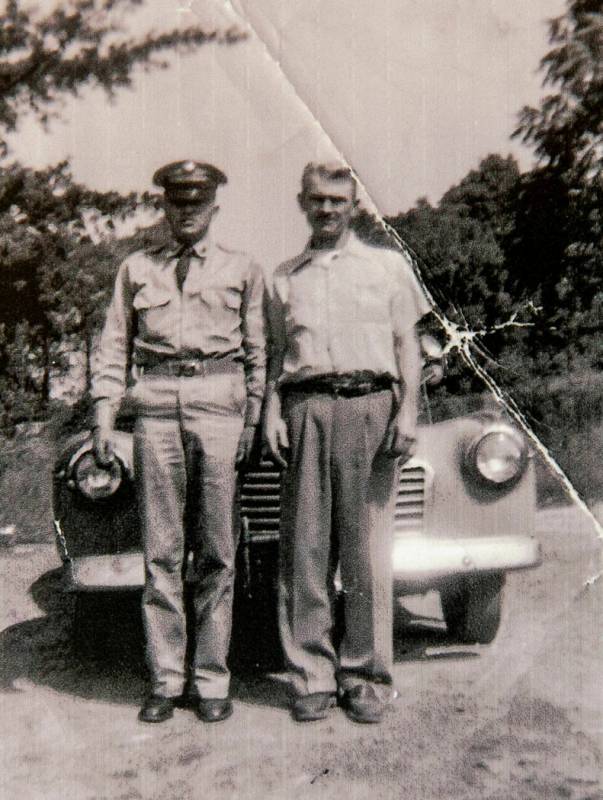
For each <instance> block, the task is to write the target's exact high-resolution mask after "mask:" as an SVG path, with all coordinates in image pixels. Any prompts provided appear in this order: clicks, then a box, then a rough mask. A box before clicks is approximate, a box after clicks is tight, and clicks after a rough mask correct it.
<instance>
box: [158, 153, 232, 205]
mask: <svg viewBox="0 0 603 800" xmlns="http://www.w3.org/2000/svg"><path fill="white" fill-rule="evenodd" d="M153 183H154V184H155V185H156V186H161V187H163V189H164V191H165V196H166V197H167V198H168V199H169V200H173V201H175V202H178V201H180V202H189V203H195V202H202V201H204V200H208V199H213V198H214V196H215V194H216V189H217V188H218V186H219V185H220V184H222V183H226V175H225V174H224V173H223V172H222V171H221V170H219V169H218V168H217V167H214V166H213V165H212V164H203V163H201V162H200V161H173V162H172V163H171V164H166V165H165V167H161V168H160V169H158V170H157V172H156V173H155V174H154V175H153Z"/></svg>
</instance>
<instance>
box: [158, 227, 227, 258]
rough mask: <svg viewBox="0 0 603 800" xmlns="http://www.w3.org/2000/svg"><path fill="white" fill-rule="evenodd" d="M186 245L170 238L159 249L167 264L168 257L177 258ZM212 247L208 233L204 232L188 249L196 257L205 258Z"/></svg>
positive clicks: (212, 243)
mask: <svg viewBox="0 0 603 800" xmlns="http://www.w3.org/2000/svg"><path fill="white" fill-rule="evenodd" d="M187 247H188V246H187V245H184V244H182V243H181V242H176V241H174V240H173V239H171V240H170V241H169V242H168V243H167V244H166V245H164V247H163V248H160V249H162V252H163V255H164V256H165V258H166V264H167V261H168V260H169V259H171V258H178V257H179V256H180V255H182V252H183V251H184V250H185V249H187ZM213 247H214V242H213V240H212V239H211V237H210V235H209V234H206V235H205V236H204V237H203V239H199V241H198V242H195V244H194V245H192V247H191V248H190V249H191V250H192V251H193V254H194V255H196V256H197V258H207V257H208V255H209V253H210V252H211V250H212V249H213Z"/></svg>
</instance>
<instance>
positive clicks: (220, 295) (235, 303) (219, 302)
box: [192, 286, 242, 317]
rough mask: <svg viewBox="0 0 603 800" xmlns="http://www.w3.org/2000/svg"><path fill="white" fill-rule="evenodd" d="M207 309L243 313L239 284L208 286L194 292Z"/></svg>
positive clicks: (234, 313) (227, 312)
mask: <svg viewBox="0 0 603 800" xmlns="http://www.w3.org/2000/svg"><path fill="white" fill-rule="evenodd" d="M192 294H193V296H194V295H196V296H197V297H198V298H199V302H200V304H201V306H203V307H204V308H205V309H206V310H207V311H209V312H210V313H211V312H217V313H223V314H226V315H236V316H237V317H238V316H239V314H240V313H241V305H242V291H241V289H240V288H239V287H237V286H208V287H207V288H205V289H201V290H199V291H198V292H193V293H192Z"/></svg>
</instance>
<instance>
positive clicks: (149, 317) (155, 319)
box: [132, 284, 173, 341]
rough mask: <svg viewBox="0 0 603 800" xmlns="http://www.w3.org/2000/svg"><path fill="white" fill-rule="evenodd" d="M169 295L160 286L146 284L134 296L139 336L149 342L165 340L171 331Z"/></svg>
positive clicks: (133, 303) (133, 302)
mask: <svg viewBox="0 0 603 800" xmlns="http://www.w3.org/2000/svg"><path fill="white" fill-rule="evenodd" d="M170 302H171V297H170V295H169V293H168V292H167V291H166V290H165V289H162V288H161V287H159V286H153V285H152V284H145V285H143V286H141V287H140V289H139V290H138V291H137V292H136V294H135V295H134V299H133V300H132V305H133V307H134V310H135V311H136V318H137V322H138V335H139V336H140V337H142V338H143V339H145V340H147V341H157V340H164V339H165V338H166V336H169V334H170V330H171V324H170V319H171V317H172V316H173V315H172V314H170V310H169V305H170Z"/></svg>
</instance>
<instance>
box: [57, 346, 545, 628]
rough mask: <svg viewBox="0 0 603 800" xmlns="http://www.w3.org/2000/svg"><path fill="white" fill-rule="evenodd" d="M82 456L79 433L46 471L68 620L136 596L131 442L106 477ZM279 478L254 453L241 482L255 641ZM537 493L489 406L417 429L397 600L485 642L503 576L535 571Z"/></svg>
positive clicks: (138, 572)
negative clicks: (414, 603) (102, 597)
mask: <svg viewBox="0 0 603 800" xmlns="http://www.w3.org/2000/svg"><path fill="white" fill-rule="evenodd" d="M436 350H437V349H436ZM424 351H425V348H424ZM426 352H427V358H426V362H427V366H426V370H427V372H426V375H427V382H432V383H434V382H436V381H437V380H438V377H439V374H440V372H441V370H440V367H439V364H438V357H437V353H436V355H434V354H433V352H432V354H431V356H430V355H429V347H427V348H426ZM91 448H92V441H91V438H90V435H89V434H88V433H87V432H84V433H82V434H80V435H78V436H75V437H73V438H71V439H70V440H69V441H68V442H67V443H66V445H65V447H64V449H63V451H62V453H61V454H60V456H59V458H58V460H57V463H56V469H55V471H54V493H53V500H54V528H55V533H56V542H57V546H58V550H59V554H60V556H61V559H62V562H63V568H64V578H65V586H66V588H67V589H68V590H69V591H71V592H75V593H76V594H77V597H78V606H76V607H79V608H80V611H82V613H81V614H80V615H79V617H78V616H77V615H76V620H77V619H78V618H83V616H84V613H83V609H85V610H86V613H87V612H88V611H89V610H90V607H91V606H92V608H94V598H95V597H98V593H100V592H113V593H115V592H124V591H132V590H136V589H140V588H141V587H142V584H143V579H144V569H143V559H142V554H141V541H140V530H139V524H138V518H137V513H136V507H135V498H134V489H133V474H132V470H133V466H132V464H133V461H132V436H131V434H130V433H128V432H119V431H118V432H116V433H115V441H114V448H115V453H116V459H115V461H114V463H113V465H112V466H111V468H110V469H101V468H100V467H98V466H97V465H96V463H95V460H94V457H93V455H92V449H91ZM280 479H281V475H280V472H279V470H278V468H276V467H275V465H274V464H273V463H271V462H270V461H267V460H265V459H263V458H261V457H258V458H256V459H255V461H254V462H253V463H252V464H251V466H249V467H248V468H247V469H246V470H245V471H243V472H242V473H241V476H240V528H241V544H240V548H239V554H238V569H237V590H236V598H235V621H236V616H237V615H238V616H239V617H241V618H244V619H245V620H246V623H245V624H246V626H247V628H248V632H249V635H250V637H251V638H252V639H254V640H256V641H257V639H258V638H259V639H261V638H262V636H265V635H266V631H267V628H268V627H269V626H270V624H271V623H270V622H269V623H266V620H267V619H268V620H269V621H270V620H271V621H272V623H274V619H275V585H276V570H277V560H278V559H277V551H278V537H279V515H280ZM535 494H536V493H535V475H534V465H533V463H532V458H531V453H530V448H529V445H528V443H527V441H526V439H525V437H524V436H523V435H522V434H521V433H520V431H519V430H518V429H517V428H516V427H515V426H514V425H512V424H511V422H510V421H509V420H508V419H507V418H506V416H505V415H504V414H503V413H502V412H501V410H500V409H498V408H497V407H496V406H495V405H493V404H490V408H489V409H482V410H480V411H477V412H475V413H471V414H466V415H464V416H460V417H456V418H453V419H444V420H442V421H439V422H435V423H428V422H424V423H423V424H421V425H420V426H419V436H418V449H417V453H416V455H415V457H413V458H412V460H410V461H409V462H407V463H406V464H405V465H404V466H403V468H402V470H401V473H400V482H399V486H398V493H397V498H396V509H395V517H394V519H392V530H393V537H392V554H391V557H392V564H393V572H394V591H395V594H396V596H402V595H405V594H417V593H424V592H427V591H428V590H433V589H435V590H437V591H439V593H440V598H441V606H442V613H443V618H444V620H445V622H446V625H447V628H448V632H449V634H450V636H451V638H452V639H453V640H455V641H456V642H463V643H489V642H491V641H492V640H493V638H494V637H495V635H496V633H497V630H498V628H499V624H500V619H501V604H502V596H503V586H504V582H505V573H506V572H507V571H509V570H517V569H523V568H528V567H534V566H537V565H538V564H539V563H540V547H539V544H538V542H537V541H536V539H535V538H534V517H535Z"/></svg>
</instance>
